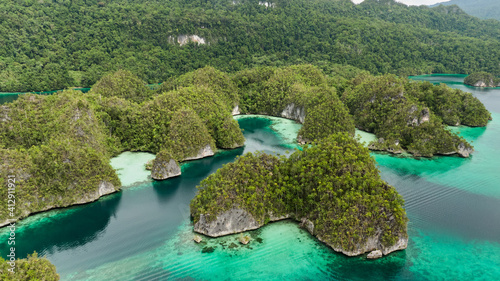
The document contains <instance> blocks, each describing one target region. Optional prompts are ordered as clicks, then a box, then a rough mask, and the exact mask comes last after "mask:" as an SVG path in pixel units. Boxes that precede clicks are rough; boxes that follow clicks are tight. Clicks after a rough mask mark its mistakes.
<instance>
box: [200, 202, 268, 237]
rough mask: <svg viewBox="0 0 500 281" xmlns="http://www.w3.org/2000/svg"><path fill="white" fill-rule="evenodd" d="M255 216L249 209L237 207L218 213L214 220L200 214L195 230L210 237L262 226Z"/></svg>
mask: <svg viewBox="0 0 500 281" xmlns="http://www.w3.org/2000/svg"><path fill="white" fill-rule="evenodd" d="M261 226H262V224H259V223H258V222H257V221H256V220H255V218H254V217H253V216H252V215H251V214H250V213H248V212H247V211H245V210H243V209H240V208H235V207H233V208H232V209H230V210H228V211H226V212H224V213H222V214H219V215H217V218H216V219H215V220H213V221H210V222H209V221H208V220H207V218H206V217H205V215H203V214H201V215H200V220H199V221H198V222H197V223H196V224H195V225H194V231H196V232H198V233H201V234H205V235H207V236H210V237H218V236H224V235H228V234H233V233H239V232H243V231H247V230H253V229H257V228H259V227H261Z"/></svg>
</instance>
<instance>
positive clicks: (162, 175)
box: [151, 150, 181, 180]
mask: <svg viewBox="0 0 500 281" xmlns="http://www.w3.org/2000/svg"><path fill="white" fill-rule="evenodd" d="M180 175H181V168H180V167H179V165H178V164H177V162H176V161H175V159H174V158H173V157H172V155H171V154H170V153H169V152H167V151H166V150H162V151H160V152H159V153H158V154H157V155H156V158H155V160H154V161H153V166H152V168H151V177H152V178H153V179H155V180H165V179H168V178H172V177H176V176H180Z"/></svg>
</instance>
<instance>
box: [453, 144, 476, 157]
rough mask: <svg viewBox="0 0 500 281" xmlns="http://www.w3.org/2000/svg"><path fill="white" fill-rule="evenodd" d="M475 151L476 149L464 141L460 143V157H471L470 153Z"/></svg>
mask: <svg viewBox="0 0 500 281" xmlns="http://www.w3.org/2000/svg"><path fill="white" fill-rule="evenodd" d="M472 152H474V149H472V148H471V147H466V146H465V144H464V143H463V142H461V143H460V144H459V145H458V151H457V153H458V155H460V157H464V158H467V157H469V155H470V154H471V153H472Z"/></svg>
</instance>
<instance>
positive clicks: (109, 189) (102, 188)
mask: <svg viewBox="0 0 500 281" xmlns="http://www.w3.org/2000/svg"><path fill="white" fill-rule="evenodd" d="M115 191H116V189H115V186H114V185H113V184H111V183H110V182H107V181H101V182H100V183H99V197H101V196H103V195H108V194H111V193H113V192H115Z"/></svg>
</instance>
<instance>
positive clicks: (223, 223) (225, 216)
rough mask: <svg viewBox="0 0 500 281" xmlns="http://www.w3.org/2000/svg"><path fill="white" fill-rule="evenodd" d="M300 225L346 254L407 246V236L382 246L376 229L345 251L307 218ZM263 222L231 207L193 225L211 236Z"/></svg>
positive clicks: (202, 232) (386, 251)
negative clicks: (315, 229) (352, 249)
mask: <svg viewBox="0 0 500 281" xmlns="http://www.w3.org/2000/svg"><path fill="white" fill-rule="evenodd" d="M268 215H269V217H270V221H278V220H282V219H288V218H291V217H293V216H291V215H290V214H287V215H284V216H276V215H274V214H272V213H269V214H268ZM300 221H301V225H302V226H303V227H305V229H307V231H309V233H311V235H313V236H316V237H317V238H318V240H320V241H321V242H323V243H325V244H327V245H328V246H330V247H332V248H333V250H335V251H337V252H341V253H343V254H345V255H347V256H358V255H361V254H364V253H368V252H372V251H377V250H378V251H379V252H380V253H381V256H382V254H383V255H387V254H389V253H391V252H394V251H397V250H403V249H406V247H407V246H408V238H403V237H399V239H398V241H397V242H396V243H395V244H394V245H392V246H390V247H384V246H382V244H381V243H380V241H381V234H382V233H381V231H378V232H377V233H375V235H373V236H372V237H369V238H368V239H367V241H366V243H365V244H363V245H357V248H356V249H355V250H354V251H347V250H345V249H343V248H342V247H340V246H338V245H332V244H329V243H327V242H326V241H325V239H323V237H321V236H319V235H317V234H315V233H314V223H313V222H312V221H310V220H309V219H308V218H305V217H304V218H302V219H300ZM263 225H264V223H258V222H257V220H256V219H255V218H254V217H253V216H252V215H251V214H250V213H248V212H247V211H245V210H243V209H240V208H237V207H233V208H232V209H230V210H228V211H226V212H224V213H222V214H219V215H217V218H216V219H215V220H213V221H211V222H208V220H207V219H206V216H205V215H204V214H201V215H200V220H199V221H198V222H197V223H196V224H195V225H194V231H195V232H198V233H201V234H205V235H207V236H211V237H219V236H224V235H228V234H234V233H240V232H244V231H247V230H253V229H257V228H259V227H261V226H263Z"/></svg>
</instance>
